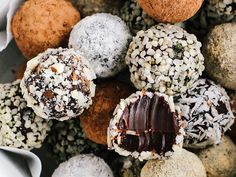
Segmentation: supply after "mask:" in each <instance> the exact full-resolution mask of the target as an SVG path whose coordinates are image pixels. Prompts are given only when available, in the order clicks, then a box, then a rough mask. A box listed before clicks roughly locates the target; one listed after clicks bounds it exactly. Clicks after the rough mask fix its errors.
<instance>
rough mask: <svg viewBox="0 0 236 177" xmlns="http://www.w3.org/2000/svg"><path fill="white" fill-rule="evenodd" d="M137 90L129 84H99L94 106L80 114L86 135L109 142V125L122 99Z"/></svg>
mask: <svg viewBox="0 0 236 177" xmlns="http://www.w3.org/2000/svg"><path fill="white" fill-rule="evenodd" d="M133 91H135V90H134V89H133V88H132V87H131V86H129V85H128V84H125V83H122V82H119V81H112V80H110V81H106V82H102V83H100V84H99V83H98V84H97V88H96V94H95V96H94V98H93V104H92V106H91V107H90V108H89V109H88V110H86V111H85V112H84V113H83V114H82V115H80V116H79V117H80V124H81V126H82V128H83V130H84V132H85V134H86V136H87V137H88V138H89V139H90V140H92V141H94V142H96V143H98V144H107V127H108V126H109V122H110V119H111V118H112V114H113V111H114V110H115V108H116V106H117V104H118V103H119V102H120V99H122V98H126V97H128V96H129V95H130V94H131V93H133Z"/></svg>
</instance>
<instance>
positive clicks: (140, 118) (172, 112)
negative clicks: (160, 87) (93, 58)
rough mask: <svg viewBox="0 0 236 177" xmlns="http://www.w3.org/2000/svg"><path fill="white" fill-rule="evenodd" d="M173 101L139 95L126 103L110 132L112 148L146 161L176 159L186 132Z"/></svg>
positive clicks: (115, 116) (147, 94) (137, 93)
mask: <svg viewBox="0 0 236 177" xmlns="http://www.w3.org/2000/svg"><path fill="white" fill-rule="evenodd" d="M180 124H181V120H180V113H179V112H178V111H177V110H176V109H175V105H174V102H173V98H172V97H169V96H167V95H164V94H160V93H157V92H155V93H153V92H145V91H143V92H139V91H138V92H136V93H134V94H132V95H130V96H129V97H128V98H126V99H122V100H121V102H120V104H119V105H118V106H117V107H116V109H115V111H114V118H113V119H111V121H110V125H109V128H108V148H110V149H114V150H115V151H116V152H118V153H119V154H120V155H123V156H129V155H131V156H133V157H135V158H139V159H140V160H141V161H142V160H147V159H155V158H159V159H162V158H165V157H167V156H170V155H172V152H173V145H174V144H181V143H182V140H183V135H182V134H183V129H182V127H181V125H180Z"/></svg>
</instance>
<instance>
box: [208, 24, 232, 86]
mask: <svg viewBox="0 0 236 177" xmlns="http://www.w3.org/2000/svg"><path fill="white" fill-rule="evenodd" d="M235 50H236V23H226V24H222V25H218V26H215V27H214V28H213V29H212V31H211V32H210V33H209V35H208V37H207V39H206V43H204V56H205V58H206V59H205V66H206V72H207V74H208V75H209V76H210V77H211V78H212V79H214V80H215V81H217V82H219V83H220V84H221V85H222V86H224V87H226V88H229V89H233V90H236V65H235V62H236V55H235Z"/></svg>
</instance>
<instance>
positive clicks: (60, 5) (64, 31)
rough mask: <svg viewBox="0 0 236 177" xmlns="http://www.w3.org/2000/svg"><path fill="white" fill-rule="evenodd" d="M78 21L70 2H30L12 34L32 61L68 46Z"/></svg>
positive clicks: (19, 14)
mask: <svg viewBox="0 0 236 177" xmlns="http://www.w3.org/2000/svg"><path fill="white" fill-rule="evenodd" d="M79 20H80V14H79V12H78V11H77V10H76V9H75V8H74V7H73V6H72V4H71V2H69V1H67V0H30V1H25V2H24V4H23V5H22V6H21V7H20V8H19V10H18V11H17V12H16V14H15V16H14V17H13V20H12V26H11V30H12V33H13V37H14V39H15V41H16V44H17V46H18V47H19V49H20V50H21V52H22V53H23V55H24V56H25V57H26V58H27V59H31V58H33V57H35V56H36V55H38V54H39V53H41V52H44V51H45V50H46V49H48V48H56V47H59V46H61V45H63V43H67V40H68V37H69V33H70V31H71V29H72V27H73V25H75V24H76V23H77V22H78V21H79Z"/></svg>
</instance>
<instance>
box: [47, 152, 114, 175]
mask: <svg viewBox="0 0 236 177" xmlns="http://www.w3.org/2000/svg"><path fill="white" fill-rule="evenodd" d="M61 176H63V177H79V176H81V177H113V174H112V171H111V169H110V167H109V166H108V165H107V164H106V163H105V162H104V160H103V159H101V158H99V157H96V156H94V155H93V154H83V155H78V156H75V157H73V158H71V159H69V160H68V161H66V162H63V163H61V164H60V166H59V167H58V168H57V169H56V170H55V171H54V173H53V174H52V177H61Z"/></svg>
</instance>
